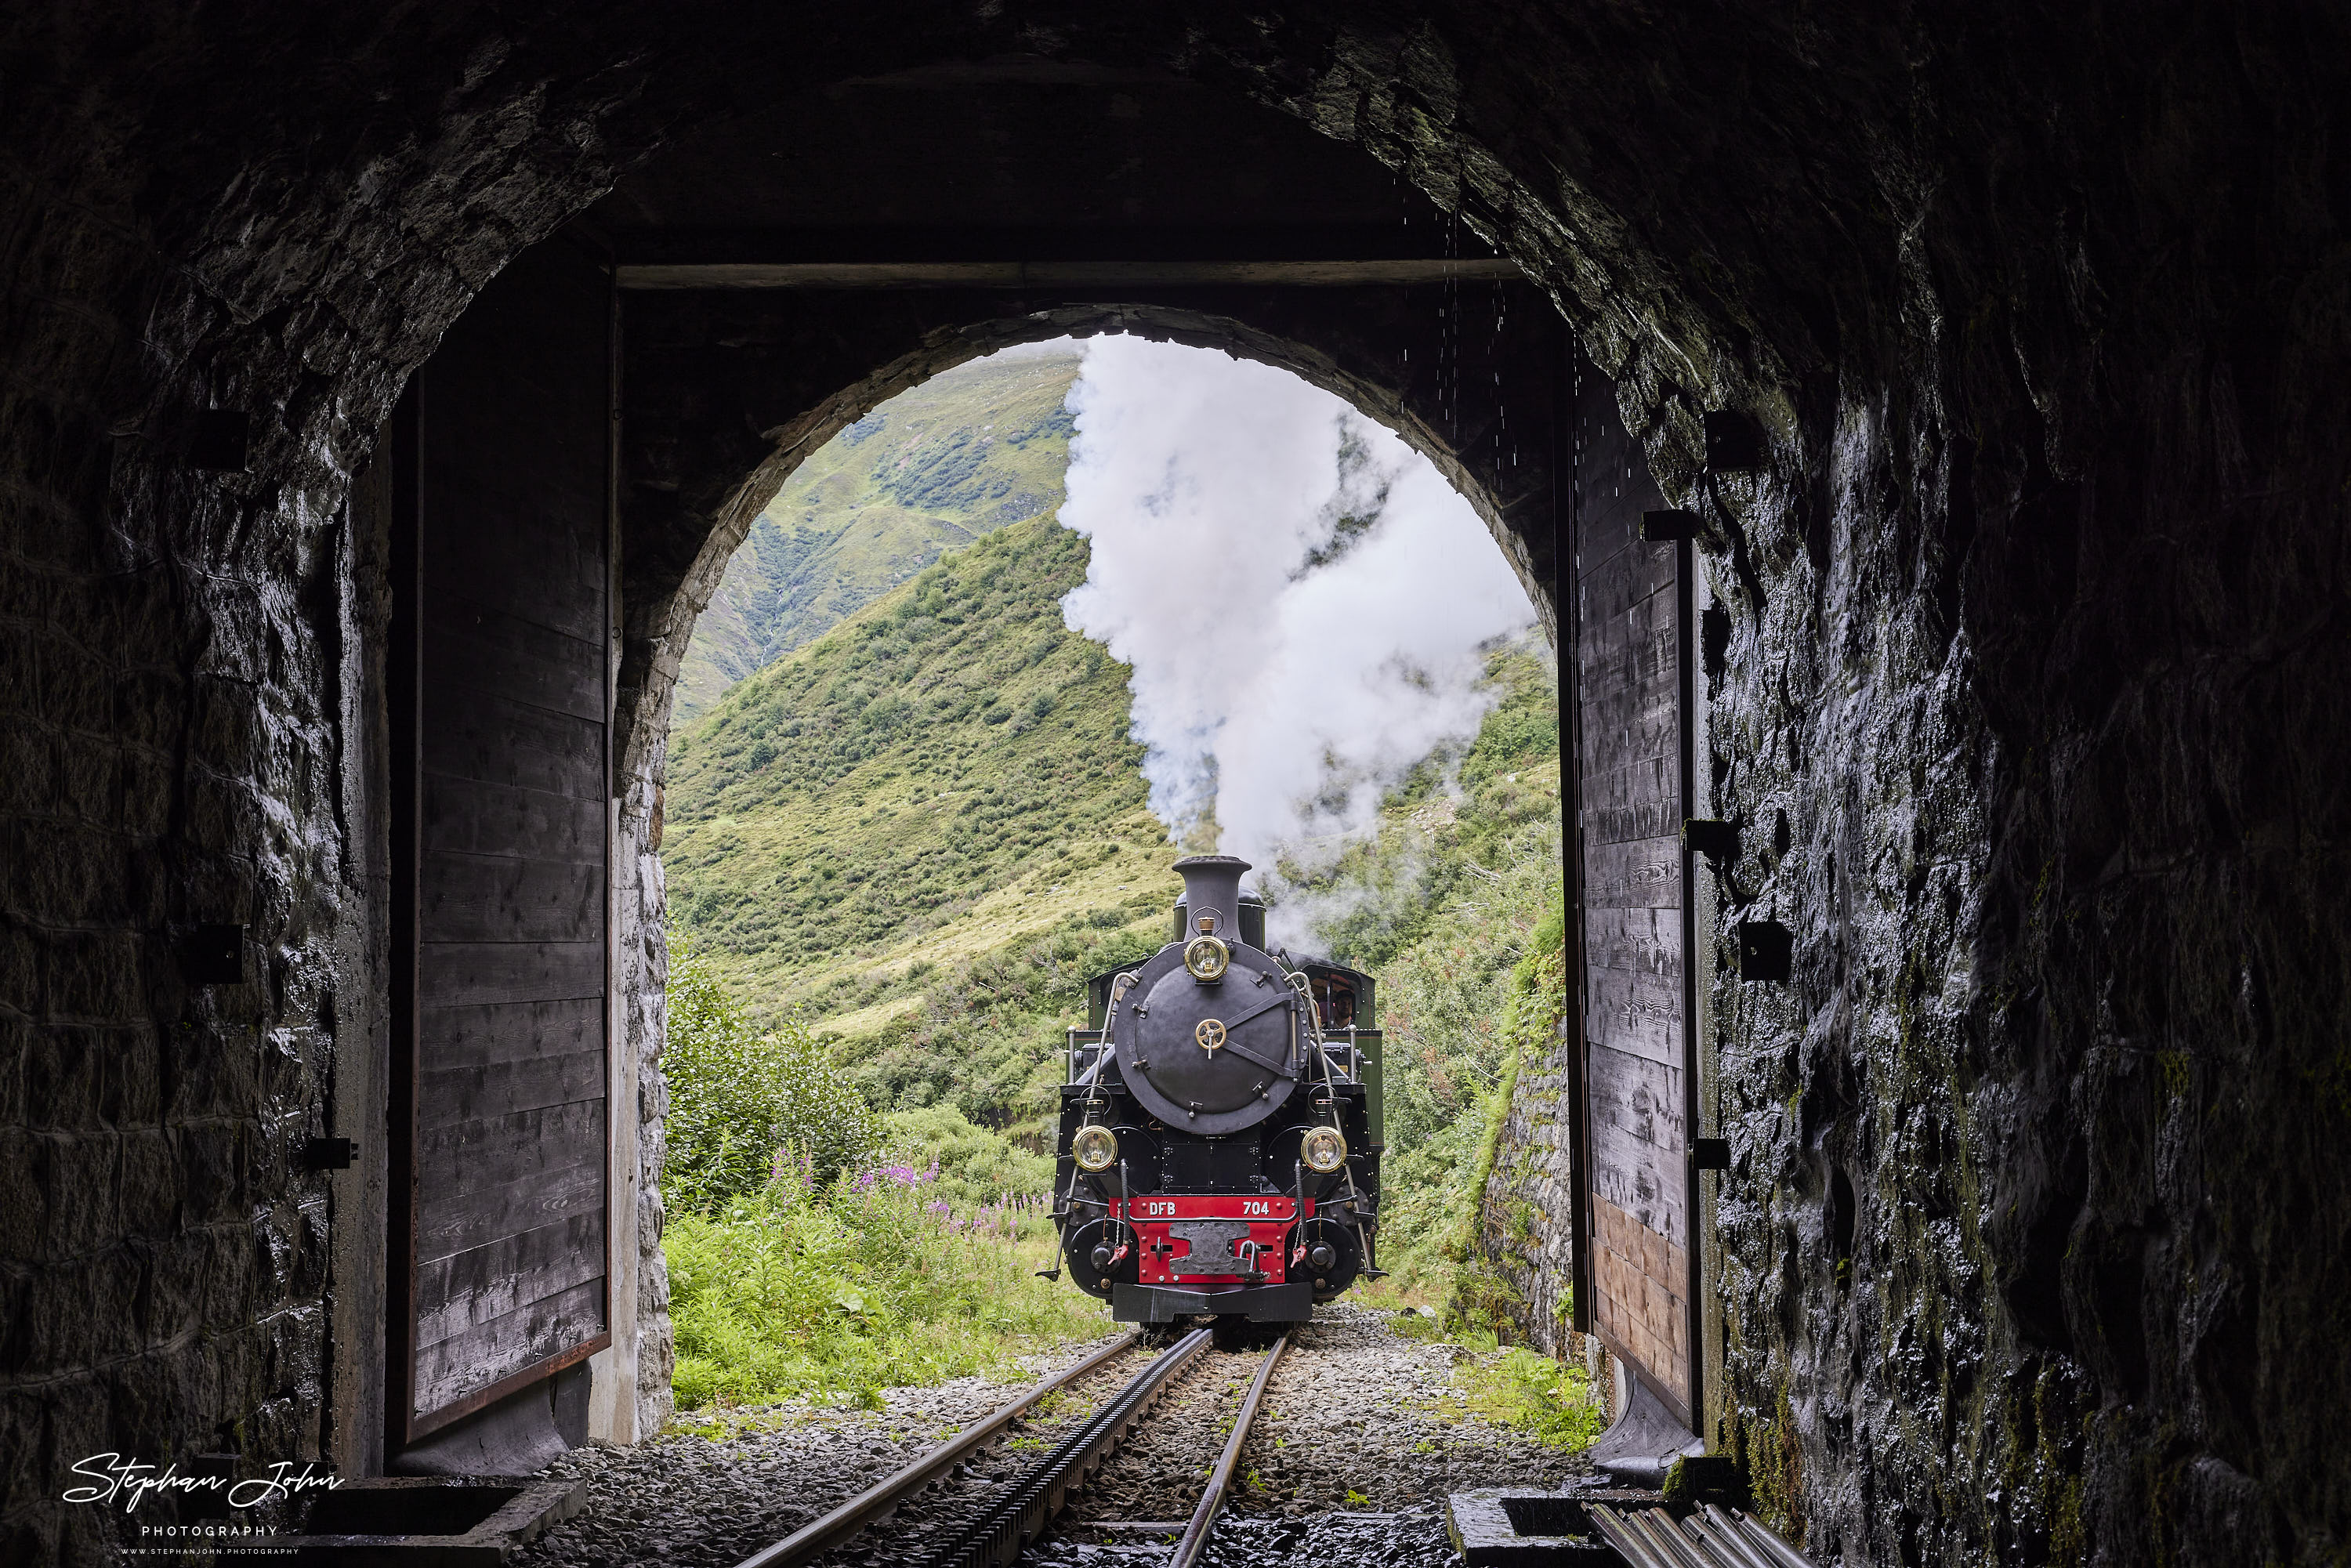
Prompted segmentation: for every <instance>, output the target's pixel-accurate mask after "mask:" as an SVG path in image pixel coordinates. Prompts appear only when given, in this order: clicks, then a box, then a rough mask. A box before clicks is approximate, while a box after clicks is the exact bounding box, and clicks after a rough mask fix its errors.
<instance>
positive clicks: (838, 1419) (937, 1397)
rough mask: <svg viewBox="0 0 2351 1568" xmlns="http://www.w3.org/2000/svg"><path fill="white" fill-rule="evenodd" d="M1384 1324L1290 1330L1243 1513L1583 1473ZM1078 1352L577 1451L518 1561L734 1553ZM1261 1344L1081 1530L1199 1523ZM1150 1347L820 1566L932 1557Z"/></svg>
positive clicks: (1204, 1365)
mask: <svg viewBox="0 0 2351 1568" xmlns="http://www.w3.org/2000/svg"><path fill="white" fill-rule="evenodd" d="M1391 1325H1392V1318H1391V1315H1390V1314H1388V1313H1385V1312H1372V1311H1367V1310H1365V1309H1363V1308H1360V1307H1356V1306H1353V1305H1352V1304H1349V1303H1345V1302H1336V1303H1332V1304H1330V1305H1327V1306H1323V1307H1321V1308H1318V1309H1317V1311H1316V1314H1315V1318H1314V1321H1313V1322H1311V1323H1309V1324H1306V1325H1304V1326H1303V1327H1301V1329H1299V1330H1298V1331H1296V1333H1294V1335H1293V1338H1292V1342H1291V1348H1290V1352H1289V1353H1288V1354H1285V1355H1284V1357H1283V1359H1282V1364H1281V1365H1280V1367H1279V1368H1278V1369H1277V1370H1276V1372H1275V1374H1274V1376H1273V1380H1272V1383H1271V1385H1270V1387H1269V1388H1268V1390H1267V1398H1266V1405H1265V1408H1264V1409H1263V1411H1262V1412H1261V1413H1260V1414H1259V1419H1258V1425H1257V1427H1256V1430H1255V1431H1254V1432H1253V1433H1252V1435H1251V1437H1250V1440H1249V1446H1248V1448H1246V1449H1245V1450H1244V1452H1243V1455H1242V1459H1241V1463H1240V1466H1239V1469H1238V1475H1237V1478H1236V1490H1235V1491H1234V1493H1233V1494H1232V1496H1231V1498H1230V1500H1229V1503H1228V1506H1229V1508H1230V1509H1231V1510H1232V1511H1233V1512H1234V1513H1235V1514H1236V1515H1240V1516H1256V1517H1259V1518H1262V1519H1265V1520H1266V1521H1268V1525H1269V1526H1270V1525H1271V1524H1272V1523H1274V1522H1277V1521H1280V1520H1282V1519H1293V1520H1294V1519H1311V1518H1313V1517H1316V1516H1322V1515H1336V1514H1356V1515H1363V1514H1399V1515H1410V1516H1413V1517H1414V1518H1416V1519H1418V1520H1421V1521H1425V1520H1426V1518H1427V1517H1428V1516H1429V1514H1430V1511H1431V1509H1432V1507H1433V1505H1435V1504H1437V1503H1438V1502H1440V1501H1441V1500H1442V1499H1443V1497H1444V1495H1445V1494H1446V1493H1447V1492H1448V1491H1457V1490H1467V1489H1469V1488H1472V1487H1485V1486H1529V1487H1541V1488H1546V1489H1548V1488H1552V1487H1557V1486H1559V1485H1561V1484H1562V1483H1564V1482H1566V1481H1568V1480H1570V1479H1573V1478H1575V1477H1578V1476H1581V1475H1583V1474H1584V1473H1585V1471H1586V1469H1587V1467H1586V1466H1585V1464H1584V1462H1583V1459H1582V1458H1580V1457H1577V1456H1572V1455H1564V1454H1561V1453H1559V1452H1557V1451H1556V1450H1553V1449H1549V1448H1542V1447H1541V1445H1538V1444H1535V1443H1533V1442H1531V1441H1529V1440H1528V1439H1526V1438H1525V1437H1521V1436H1520V1435H1519V1434H1518V1433H1515V1432H1513V1431H1510V1430H1509V1429H1508V1428H1505V1427H1499V1426H1495V1425H1493V1424H1491V1423H1489V1422H1485V1421H1481V1420H1477V1419H1472V1418H1465V1417H1463V1416H1461V1415H1460V1414H1459V1413H1458V1409H1453V1410H1448V1408H1447V1406H1448V1401H1449V1397H1450V1396H1452V1394H1453V1383H1452V1375H1453V1368H1454V1364H1455V1362H1456V1361H1457V1359H1458V1358H1460V1357H1461V1356H1463V1355H1464V1354H1466V1353H1464V1352H1461V1351H1459V1350H1458V1349H1457V1348H1455V1347H1452V1346H1448V1345H1444V1344H1431V1343H1420V1342H1416V1341H1414V1340H1412V1339H1408V1338H1406V1337H1405V1336H1403V1335H1401V1334H1398V1333H1395V1330H1394V1328H1393V1327H1392V1326H1391ZM1082 1354H1084V1350H1083V1349H1082V1348H1081V1349H1078V1350H1073V1351H1071V1352H1070V1353H1067V1354H1062V1355H1058V1356H1052V1357H1040V1358H1036V1359H1035V1360H1034V1361H1033V1362H1031V1363H1030V1364H1028V1365H1027V1366H1026V1367H1025V1369H1024V1375H1023V1377H1022V1378H1021V1379H1020V1380H1019V1381H1017V1382H1011V1383H993V1382H989V1381H987V1380H986V1379H984V1378H977V1377H967V1378H958V1379H956V1380H955V1381H954V1382H951V1383H946V1384H943V1385H938V1386H936V1387H932V1388H911V1389H893V1390H890V1391H888V1392H887V1393H886V1394H885V1396H884V1397H883V1408H882V1409H879V1410H853V1409H838V1408H826V1407H816V1406H809V1405H806V1404H789V1405H780V1406H768V1407H763V1408H760V1409H758V1410H741V1411H736V1412H733V1413H731V1416H730V1421H729V1426H730V1430H728V1431H727V1432H726V1434H725V1435H723V1436H718V1437H705V1436H701V1435H698V1434H695V1433H693V1432H688V1431H678V1430H673V1431H672V1432H670V1433H669V1434H667V1435H664V1436H663V1437H657V1438H654V1439H653V1440H652V1441H649V1442H646V1443H643V1444H641V1445H639V1446H638V1447H637V1448H631V1449H618V1448H601V1447H597V1448H583V1449H580V1450H579V1451H577V1452H575V1453H573V1454H570V1455H568V1456H566V1457H565V1458H562V1459H560V1460H558V1461H557V1462H556V1464H555V1465H553V1466H551V1467H549V1471H548V1472H547V1473H549V1475H581V1476H585V1477H587V1479H588V1480H589V1488H590V1493H589V1502H588V1506H587V1507H586V1509H584V1510H583V1511H581V1512H580V1515H579V1516H578V1517H576V1518H574V1519H572V1520H570V1521H567V1522H565V1523H563V1524H561V1525H559V1526H557V1527H556V1528H555V1529H553V1530H551V1531H549V1532H548V1533H547V1534H546V1535H545V1536H543V1537H542V1538H541V1539H540V1540H538V1541H537V1542H533V1543H532V1544H531V1545H530V1546H529V1547H528V1548H526V1549H525V1550H524V1551H523V1552H521V1553H520V1554H518V1555H517V1557H516V1558H515V1559H514V1560H513V1561H514V1562H515V1563H516V1564H517V1568H555V1565H557V1564H562V1565H564V1568H623V1565H627V1564H636V1563H647V1564H654V1563H658V1564H674V1565H677V1568H733V1565H734V1564H735V1563H739V1562H741V1561H742V1559H743V1558H745V1557H747V1556H748V1555H749V1554H750V1553H751V1552H755V1551H757V1550H758V1549H759V1548H760V1547H762V1546H765V1545H767V1544H768V1543H769V1542H775V1541H778V1540H781V1539H782V1538H783V1537H784V1536H786V1535H789V1534H790V1533H791V1532H792V1531H794V1530H797V1529H799V1527H800V1526H802V1525H804V1524H806V1523H808V1522H809V1521H811V1520H814V1519H816V1518H818V1517H819V1516H820V1515H821V1514H823V1513H824V1512H826V1511H828V1510H830V1509H831V1508H833V1507H835V1506H837V1505H838V1504H840V1503H841V1502H843V1501H845V1500H848V1499H850V1498H852V1497H853V1496H855V1495H856V1494H857V1493H859V1492H861V1491H862V1490H865V1489H866V1488H867V1487H870V1486H872V1485H873V1484H874V1483H875V1482H877V1481H880V1480H882V1479H884V1478H886V1477H888V1476H889V1475H890V1474H892V1473H893V1471H895V1470H897V1469H899V1468H901V1467H903V1466H904V1465H905V1464H906V1463H907V1462H909V1461H910V1460H911V1459H913V1458H914V1457H915V1456H916V1455H917V1454H919V1453H921V1452H923V1451H924V1450H925V1449H926V1448H930V1447H931V1446H933V1445H934V1444H935V1443H937V1442H939V1441H940V1440H942V1439H943V1438H944V1437H946V1436H947V1435H949V1433H950V1431H951V1430H952V1429H955V1428H957V1427H962V1426H964V1425H966V1424H967V1423H969V1422H972V1421H976V1420H978V1419H981V1418H983V1417H985V1416H987V1415H989V1414H991V1413H992V1412H994V1411H996V1410H997V1409H998V1408H1000V1407H1002V1406H1004V1405H1005V1404H1007V1403H1008V1402H1009V1401H1010V1400H1011V1399H1013V1398H1014V1397H1015V1396H1017V1395H1018V1393H1019V1390H1020V1388H1021V1387H1022V1386H1024V1385H1026V1384H1028V1383H1029V1382H1033V1381H1035V1380H1036V1379H1038V1378H1041V1377H1043V1376H1045V1375H1048V1374H1050V1372H1051V1371H1052V1370H1053V1369H1054V1368H1055V1367H1058V1366H1065V1365H1068V1364H1070V1363H1071V1362H1072V1361H1075V1360H1077V1359H1079V1357H1080V1356H1081V1355H1082ZM1260 1354H1261V1353H1259V1352H1256V1351H1241V1352H1230V1351H1225V1350H1218V1349H1212V1350H1210V1351H1208V1352H1207V1353H1206V1354H1203V1356H1202V1357H1201V1358H1200V1360H1199V1361H1198V1362H1197V1363H1196V1364H1195V1365H1194V1366H1193V1367H1192V1368H1191V1369H1190V1370H1189V1371H1188V1372H1187V1373H1186V1375H1183V1377H1182V1378H1181V1379H1180V1381H1179V1382H1178V1383H1177V1384H1176V1385H1175V1386H1174V1387H1173V1388H1172V1389H1171V1391H1170V1393H1169V1395H1168V1396H1167V1397H1166V1398H1165V1400H1164V1401H1163V1402H1162V1403H1161V1404H1160V1405H1159V1406H1158V1407H1157V1408H1156V1409H1155V1411H1154V1412H1153V1413H1152V1416H1150V1418H1149V1419H1148V1420H1147V1421H1146V1422H1145V1424H1144V1428H1143V1429H1141V1430H1139V1431H1137V1432H1136V1433H1134V1434H1132V1435H1130V1436H1129V1437H1128V1439H1127V1441H1126V1443H1125V1444H1124V1445H1123V1446H1122V1447H1121V1448H1120V1449H1119V1451H1118V1452H1116V1453H1115V1454H1113V1456H1112V1457H1111V1458H1110V1459H1109V1461H1108V1462H1107V1463H1106V1464H1105V1465H1104V1466H1103V1468H1102V1472H1101V1473H1100V1474H1099V1475H1098V1476H1096V1478H1095V1479H1094V1481H1093V1483H1092V1485H1091V1486H1089V1487H1088V1488H1087V1490H1085V1491H1083V1492H1081V1493H1080V1494H1078V1495H1077V1496H1076V1497H1075V1498H1073V1499H1072V1500H1071V1506H1070V1510H1069V1511H1068V1512H1066V1513H1065V1514H1064V1515H1063V1518H1064V1519H1065V1520H1067V1521H1071V1526H1072V1531H1071V1539H1072V1541H1075V1540H1076V1539H1079V1538H1080V1537H1081V1536H1082V1534H1083V1533H1084V1532H1083V1530H1082V1521H1117V1520H1159V1521H1181V1520H1184V1519H1186V1518H1188V1517H1189V1516H1190V1514H1191V1511H1192V1509H1193V1506H1194V1505H1195V1504H1196V1502H1197V1500H1198V1499H1199V1494H1200V1488H1201V1486H1202V1484H1203V1482H1204V1481H1205V1479H1206V1477H1207V1469H1208V1467H1209V1466H1210V1465H1212V1464H1213V1463H1214V1462H1215V1459H1216V1456H1217V1452H1218V1451H1219V1450H1220V1448H1222V1446H1223V1442H1224V1438H1225V1435H1226V1433H1227V1432H1228V1430H1229V1428H1230V1423H1231V1420H1232V1417H1233V1414H1234V1412H1235V1410H1236V1409H1237V1408H1238V1405H1239V1403H1240V1397H1241V1393H1242V1391H1243V1390H1244V1389H1245V1388H1246V1387H1247V1386H1248V1384H1249V1378H1250V1377H1251V1376H1252V1375H1254V1373H1255V1371H1256V1368H1257V1364H1258V1362H1259V1356H1260ZM1147 1359H1148V1353H1145V1352H1144V1351H1140V1350H1138V1351H1135V1352H1134V1353H1131V1354H1127V1355H1123V1356H1120V1357H1116V1358H1113V1360H1112V1361H1111V1362H1110V1363H1109V1364H1106V1365H1105V1366H1103V1367H1102V1369H1101V1370H1099V1371H1098V1372H1096V1373H1094V1374H1092V1375H1089V1376H1088V1377H1086V1378H1084V1379H1081V1381H1080V1382H1078V1383H1077V1384H1075V1385H1071V1388H1069V1389H1067V1390H1065V1391H1063V1393H1062V1394H1061V1396H1056V1397H1055V1398H1054V1399H1052V1400H1050V1401H1049V1402H1048V1405H1047V1406H1046V1407H1045V1408H1044V1409H1042V1410H1041V1411H1040V1412H1035V1413H1032V1415H1031V1416H1029V1417H1028V1418H1025V1419H1024V1420H1023V1421H1021V1422H1019V1423H1017V1424H1015V1426H1014V1427H1013V1428H1012V1429H1011V1431H1010V1433H1009V1436H1010V1437H1011V1438H1012V1441H1011V1442H1009V1443H1001V1444H998V1445H997V1446H996V1447H994V1448H991V1449H989V1450H987V1451H986V1452H985V1453H983V1454H982V1455H980V1456H978V1457H977V1458H975V1459H974V1460H973V1461H972V1462H971V1463H970V1464H969V1465H968V1466H967V1467H966V1468H965V1469H964V1470H963V1471H961V1472H960V1473H958V1474H957V1475H956V1476H955V1477H954V1478H952V1479H949V1480H948V1481H946V1483H944V1484H943V1485H941V1486H938V1487H935V1488H933V1489H932V1490H930V1491H928V1492H926V1493H925V1494H924V1495H923V1496H922V1497H920V1498H919V1499H916V1500H912V1501H910V1502H909V1503H908V1504H907V1505H906V1506H905V1507H904V1508H903V1509H902V1510H901V1511H900V1512H899V1514H898V1515H897V1516H896V1517H894V1518H893V1519H891V1520H890V1521H886V1522H885V1523H884V1524H883V1525H881V1526H880V1527H878V1528H877V1529H875V1530H871V1531H867V1532H866V1533H865V1534H864V1535H863V1536H862V1537H860V1538H859V1539H857V1540H856V1541H853V1542H850V1543H849V1544H847V1545H846V1546H843V1547H841V1548H840V1549H838V1550H837V1551H835V1552H831V1553H829V1554H828V1555H827V1557H826V1558H824V1559H821V1560H820V1561H821V1562H823V1563H828V1564H836V1565H840V1568H848V1565H851V1564H856V1565H859V1568H862V1565H864V1564H868V1563H911V1562H918V1561H920V1559H921V1556H922V1549H923V1545H924V1543H925V1540H926V1539H927V1538H930V1537H932V1536H934V1535H935V1532H936V1531H939V1530H940V1529H941V1528H943V1527H944V1526H945V1525H946V1524H948V1523H950V1522H951V1521H954V1520H955V1519H957V1518H960V1517H962V1516H964V1515H965V1514H967V1512H969V1511H973V1510H975V1509H977V1508H978V1507H979V1506H981V1505H982V1504H983V1503H984V1502H985V1501H986V1500H987V1496H988V1494H989V1493H990V1491H991V1490H992V1489H993V1488H994V1487H995V1486H997V1485H998V1484H1001V1483H1002V1482H1003V1481H1006V1480H1008V1479H1012V1478H1013V1477H1015V1476H1017V1475H1018V1474H1019V1472H1020V1471H1021V1470H1023V1469H1026V1468H1027V1467H1028V1466H1029V1464H1031V1463H1033V1462H1034V1461H1035V1460H1036V1459H1037V1458H1040V1457H1041V1456H1042V1455H1043V1453H1044V1452H1045V1451H1047V1450H1049V1449H1050V1448H1051V1447H1052V1444H1053V1442H1054V1441H1055V1440H1058V1438H1059V1437H1061V1435H1063V1434H1064V1433H1066V1432H1067V1431H1068V1430H1069V1429H1071V1427H1072V1426H1073V1425H1074V1424H1075V1423H1076V1422H1078V1421H1081V1420H1082V1419H1083V1418H1084V1416H1087V1415H1088V1414H1090V1413H1091V1412H1092V1410H1093V1408H1094V1407H1095V1406H1097V1405H1098V1404H1099V1402H1100V1401H1101V1400H1102V1399H1104V1398H1106V1397H1108V1396H1110V1395H1111V1394H1113V1392H1115V1391H1116V1390H1117V1389H1118V1388H1119V1387H1121V1386H1123V1385H1124V1383H1125V1381H1126V1379H1128V1378H1129V1377H1132V1376H1133V1375H1134V1374H1135V1373H1136V1372H1138V1371H1140V1370H1141V1369H1142V1367H1143V1366H1144V1364H1146V1362H1147ZM1398 1523H1399V1527H1400V1528H1401V1527H1405V1521H1402V1520H1400V1521H1398ZM1318 1528H1319V1527H1318ZM1416 1533H1425V1529H1424V1530H1423V1531H1417V1532H1416ZM1093 1539H1096V1540H1101V1539H1102V1537H1101V1536H1100V1535H1099V1534H1096V1535H1095V1536H1094V1537H1093ZM1136 1544H1140V1542H1136ZM1237 1544H1238V1543H1237ZM1121 1555H1123V1553H1120V1552H1113V1553H1112V1556H1113V1558H1116V1557H1118V1556H1121Z"/></svg>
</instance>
